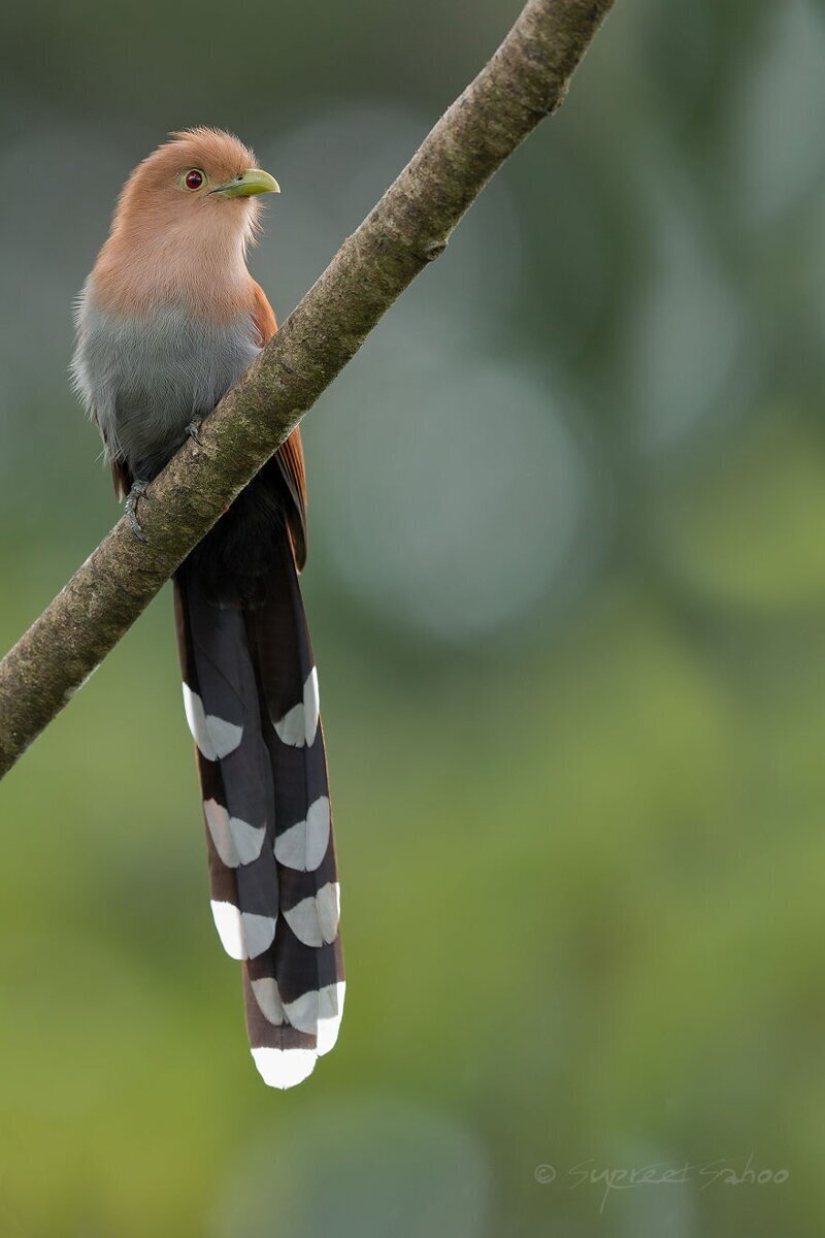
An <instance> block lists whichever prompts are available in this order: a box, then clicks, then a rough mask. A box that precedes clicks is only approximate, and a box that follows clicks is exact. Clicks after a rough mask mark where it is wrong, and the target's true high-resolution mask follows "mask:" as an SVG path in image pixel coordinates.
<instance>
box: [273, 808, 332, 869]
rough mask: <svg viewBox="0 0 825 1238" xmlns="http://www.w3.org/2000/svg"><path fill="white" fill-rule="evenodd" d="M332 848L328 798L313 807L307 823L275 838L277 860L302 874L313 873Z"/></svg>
mask: <svg viewBox="0 0 825 1238" xmlns="http://www.w3.org/2000/svg"><path fill="white" fill-rule="evenodd" d="M328 846H329V800H328V799H327V797H326V796H325V795H322V796H321V798H320V799H317V800H316V801H315V803H314V804H310V806H309V811H308V812H307V816H306V821H299V822H298V823H297V824H296V825H292V826H290V828H289V829H288V830H284V832H283V834H281V835H279V837H278V838H276V839H275V859H276V860H277V861H278V863H279V864H285V865H286V867H287V868H292V869H295V871H296V872H299V873H313V872H315V869H316V868H317V867H318V865H319V864H320V863H321V861H322V860H323V858H324V856H325V855H326V853H327V847H328Z"/></svg>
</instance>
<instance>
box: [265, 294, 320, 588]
mask: <svg viewBox="0 0 825 1238" xmlns="http://www.w3.org/2000/svg"><path fill="white" fill-rule="evenodd" d="M252 288H253V294H252V295H253V310H252V317H253V320H254V323H255V327H256V330H257V331H258V334H259V336H260V338H261V345H262V346H263V345H264V344H266V342H267V340H270V339H271V338H272V336H273V335H274V334H275V332H276V331H277V330H278V324H277V322H276V321H275V314H274V313H273V310H272V306H271V305H270V304H269V302H268V301H267V299H266V293H265V292H264V290H263V288H261V286H260V284H256V283H255V282H254V280H253V282H252ZM275 459H276V460H277V462H278V467H279V468H280V470H281V476H282V478H283V480H284V482H285V484H286V488H287V490H288V491H289V494H290V497H291V498H292V505H291V510H290V511H289V513H288V522H289V532H290V536H291V538H292V545H293V549H294V551H295V562H296V563H297V565H298V571H300V570H301V568H302V567H303V566H304V564H305V562H306V557H307V490H306V472H305V469H304V445H303V443H302V442H301V431H300V430H297V429H296V430H293V431H292V433H291V434H290V436H289V438H288V439H287V440H286V442H285V443H283V444H282V445H281V447H280V448H279V449H278V452H277V455H276V456H275Z"/></svg>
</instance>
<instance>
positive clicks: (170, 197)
mask: <svg viewBox="0 0 825 1238" xmlns="http://www.w3.org/2000/svg"><path fill="white" fill-rule="evenodd" d="M255 163H256V160H255V156H254V155H253V153H252V151H251V150H249V149H248V148H247V147H246V146H244V144H243V143H242V142H240V141H239V140H238V138H236V137H234V136H233V135H232V134H231V133H224V132H223V131H222V130H220V129H186V130H184V131H183V132H181V133H173V134H172V137H171V140H170V141H169V142H165V143H164V145H163V146H159V147H158V149H157V150H156V151H154V152H153V153H152V154H151V155H149V157H148V158H147V159H144V160H143V162H142V163H140V164H138V166H137V167H136V168H135V170H134V172H133V173H132V174H131V176H130V177H129V179H128V180H127V182H126V184H125V185H124V187H123V190H122V192H121V194H120V198H119V200H118V205H117V209H116V211H115V216H114V220H113V222H112V230H111V233H110V235H109V239H108V241H107V242H106V244H105V245H104V247H103V249H102V250H101V252H100V254H99V256H98V260H97V263H96V264H95V270H94V281H95V285H96V290H97V295H98V298H99V299H101V300H102V301H104V302H105V303H107V304H108V305H109V306H111V307H114V308H118V309H120V310H122V311H124V312H126V311H130V312H131V311H135V312H147V311H149V310H150V309H151V308H152V307H153V306H156V305H157V304H158V303H160V302H162V301H169V300H175V301H178V302H180V303H184V304H187V305H189V306H190V307H192V308H193V309H197V310H198V312H204V313H206V312H208V313H211V314H212V315H213V316H219V315H224V316H228V315H230V314H231V313H232V312H233V306H234V305H235V303H236V301H237V300H238V298H239V297H242V296H245V295H246V291H247V285H248V283H249V275H248V272H247V270H246V265H245V253H246V248H247V245H248V244H249V241H250V240H251V239H252V237H253V235H254V231H255V224H256V221H257V218H258V212H259V195H260V194H263V193H278V192H279V188H278V182H277V181H276V180H275V179H274V177H272V176H270V175H269V173H268V172H262V171H261V170H260V168H257V167H256V166H255Z"/></svg>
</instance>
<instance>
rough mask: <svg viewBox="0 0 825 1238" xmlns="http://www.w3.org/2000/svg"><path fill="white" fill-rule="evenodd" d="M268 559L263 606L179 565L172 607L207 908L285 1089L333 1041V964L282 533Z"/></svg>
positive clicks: (313, 681)
mask: <svg viewBox="0 0 825 1238" xmlns="http://www.w3.org/2000/svg"><path fill="white" fill-rule="evenodd" d="M272 571H273V579H272V584H271V588H270V589H269V590H268V596H267V600H266V601H265V602H263V604H261V605H256V606H247V607H243V606H240V605H236V606H219V605H216V604H215V603H214V602H212V601H210V600H209V597H208V595H207V594H208V591H207V590H206V589H205V588H204V582H203V580H202V578H201V576H200V575H199V573H198V571H197V569H196V567H193V566H192V565H189V566H187V565H185V566H184V569H183V570H182V571H181V572H179V573H178V575H177V577H176V580H175V610H176V619H177V630H178V646H179V650H180V658H181V668H182V671H183V695H184V704H185V708H186V717H187V720H188V722H189V728H190V730H191V732H192V736H193V738H194V740H195V744H196V748H197V753H196V755H197V764H198V769H199V772H200V780H201V788H202V792H203V811H204V818H205V821H206V841H207V846H208V849H209V872H210V879H211V892H212V914H213V917H214V920H215V926H216V928H217V930H218V934H219V936H220V938H221V941H222V943H223V946H224V949H225V950H226V952H227V953H228V954H229V955H231V957H232V958H234V959H240V960H242V971H243V987H244V1002H245V1007H246V1024H247V1030H248V1032H249V1042H250V1046H251V1049H252V1056H253V1058H254V1059H255V1064H256V1066H257V1068H258V1070H259V1072H260V1074H261V1075H262V1077H263V1079H264V1081H265V1082H266V1083H267V1084H269V1085H270V1086H272V1087H278V1088H288V1087H292V1086H293V1085H294V1084H296V1083H300V1082H301V1080H303V1079H305V1078H306V1077H307V1076H308V1075H309V1074H310V1073H311V1072H312V1070H313V1068H314V1066H315V1062H316V1059H317V1058H318V1056H319V1055H320V1054H323V1053H327V1052H328V1051H329V1050H330V1049H331V1048H332V1047H333V1045H334V1044H335V1041H336V1039H337V1036H338V1029H339V1026H340V1023H341V1015H342V1013H343V1007H344V971H343V958H342V953H341V944H340V938H339V932H338V920H339V888H338V874H337V866H336V860H335V845H334V840H333V834H332V817H331V812H330V803H329V784H328V780H327V767H326V757H325V753H324V737H323V731H322V728H321V720H320V714H319V705H318V677H317V673H316V670H315V663H314V660H313V656H312V647H311V644H310V639H309V632H308V631H307V626H306V619H305V616H304V607H303V602H302V600H301V594H300V590H299V587H298V574H297V570H296V567H295V560H294V557H293V553H292V547H291V545H290V543H289V540H288V538H287V536H286V533H285V532H284V533H283V535H282V536H281V537H279V539H278V549H277V554H276V555H275V558H274V560H273V563H272Z"/></svg>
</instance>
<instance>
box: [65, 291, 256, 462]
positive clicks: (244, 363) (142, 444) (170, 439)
mask: <svg viewBox="0 0 825 1238" xmlns="http://www.w3.org/2000/svg"><path fill="white" fill-rule="evenodd" d="M77 322H78V343H77V348H76V351H75V355H74V358H73V361H72V373H73V377H74V382H75V386H76V388H77V390H78V392H79V394H80V395H81V397H82V398H83V400H84V402H85V403H86V406H87V408H88V410H89V412H90V413H91V415H92V416H93V417H94V419H95V420H96V421H97V423H98V426H99V427H100V432H101V434H102V435H103V439H104V442H105V444H106V454H107V456H108V458H109V459H111V460H121V461H125V462H126V464H127V465H128V467H129V469H130V471H131V473H132V475H133V477H135V478H150V477H152V476H154V474H155V473H156V472H157V471H158V470H159V469H160V468H162V466H163V465H164V464H165V463H166V461H167V460H168V459H169V457H170V456H171V455H172V453H173V452H174V451H175V450H176V449H177V448H178V446H179V445H180V444H181V443H182V442H183V439H184V437H185V435H186V428H187V426H188V425H190V423H191V422H192V421H193V420H195V419H196V418H199V417H203V416H205V415H206V414H207V413H209V412H211V410H212V409H213V408H214V407H215V405H216V404H217V402H218V400H219V399H220V398H221V396H222V395H224V394H225V393H226V392H227V391H228V390H229V388H230V387H231V386H233V385H234V384H235V383H236V382H237V380H238V379H239V378H240V376H241V375H242V374H243V372H244V371H245V370H246V369H247V368H248V367H249V365H250V363H251V362H252V361H253V359H254V358H255V357H256V356H257V354H258V352H259V351H260V349H259V346H258V343H257V333H256V331H255V327H254V324H253V322H252V316H251V314H244V315H242V316H241V317H239V318H237V319H235V320H233V321H231V322H229V323H223V324H217V325H216V324H212V323H208V322H203V321H200V320H198V319H195V318H192V317H191V316H189V315H187V314H185V313H184V312H183V311H182V310H181V309H179V308H178V307H176V306H173V305H167V306H164V307H163V308H161V309H160V310H158V311H157V313H156V314H154V315H153V316H152V317H143V318H118V317H115V316H114V315H112V314H108V313H103V312H102V311H101V310H100V309H99V308H98V307H97V306H96V305H95V302H94V297H93V295H92V293H91V290H90V288H89V286H88V285H87V287H86V288H85V289H84V291H83V294H82V297H81V300H80V304H79V308H78V316H77Z"/></svg>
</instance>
